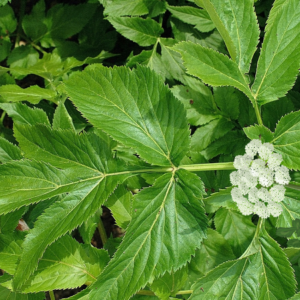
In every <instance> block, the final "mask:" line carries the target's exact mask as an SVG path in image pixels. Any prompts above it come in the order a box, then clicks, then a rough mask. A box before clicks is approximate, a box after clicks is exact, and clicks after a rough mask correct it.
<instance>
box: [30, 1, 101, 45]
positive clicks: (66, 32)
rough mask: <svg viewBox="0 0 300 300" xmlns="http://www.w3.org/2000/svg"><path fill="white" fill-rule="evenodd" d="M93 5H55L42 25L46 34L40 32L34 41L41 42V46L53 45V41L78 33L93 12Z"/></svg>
mask: <svg viewBox="0 0 300 300" xmlns="http://www.w3.org/2000/svg"><path fill="white" fill-rule="evenodd" d="M95 8H96V6H95V5H94V4H89V3H82V4H78V5H66V4H57V5H54V6H53V7H52V8H50V9H49V11H48V12H47V16H46V17H45V19H44V20H43V23H44V24H45V25H46V26H47V32H41V33H40V36H38V37H36V38H35V41H39V40H41V43H42V46H44V47H49V46H54V45H55V39H66V38H69V37H71V36H73V35H74V34H76V33H78V32H79V31H80V30H81V29H82V28H83V27H84V26H85V25H86V24H87V22H88V21H89V20H90V19H91V17H92V16H93V13H94V12H95Z"/></svg>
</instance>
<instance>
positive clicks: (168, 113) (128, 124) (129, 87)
mask: <svg viewBox="0 0 300 300" xmlns="http://www.w3.org/2000/svg"><path fill="white" fill-rule="evenodd" d="M66 89H67V92H68V93H69V95H70V98H71V100H72V101H73V102H74V103H75V105H76V106H77V107H78V109H79V110H80V111H81V112H82V113H83V115H84V116H85V117H86V118H87V119H88V120H89V121H90V122H91V123H92V124H93V125H94V126H96V127H98V128H100V129H102V130H103V131H105V132H106V133H108V134H109V135H111V136H112V137H113V138H114V139H115V140H117V141H119V142H121V143H123V144H124V145H125V146H129V147H132V148H134V149H135V150H136V151H137V152H138V154H139V155H140V156H141V157H142V158H143V159H145V160H146V161H148V162H149V163H152V164H156V165H161V166H171V165H173V164H175V165H178V164H179V163H180V161H181V159H182V158H183V157H184V155H185V154H186V152H187V150H188V147H189V130H188V125H187V121H186V118H185V112H184V109H183V106H182V104H181V103H180V102H179V101H176V98H175V97H174V96H173V95H172V93H171V92H170V90H169V89H168V88H167V87H166V86H165V85H164V84H163V82H162V80H161V78H160V77H159V76H158V75H156V74H155V73H154V72H153V71H151V70H149V69H147V68H143V67H138V68H137V69H135V70H132V71H129V70H128V69H127V68H124V67H115V68H113V69H109V68H105V67H102V66H100V65H91V66H89V67H87V68H86V69H85V70H84V71H83V72H81V73H75V74H74V75H73V76H72V77H71V78H70V79H69V80H68V81H67V82H66Z"/></svg>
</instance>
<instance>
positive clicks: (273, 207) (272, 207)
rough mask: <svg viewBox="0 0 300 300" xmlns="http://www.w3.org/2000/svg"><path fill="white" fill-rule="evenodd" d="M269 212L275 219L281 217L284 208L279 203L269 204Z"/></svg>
mask: <svg viewBox="0 0 300 300" xmlns="http://www.w3.org/2000/svg"><path fill="white" fill-rule="evenodd" d="M268 210H269V212H270V213H271V215H272V216H273V217H279V216H280V215H281V213H282V211H283V209H282V206H281V205H280V204H279V203H275V202H270V203H268Z"/></svg>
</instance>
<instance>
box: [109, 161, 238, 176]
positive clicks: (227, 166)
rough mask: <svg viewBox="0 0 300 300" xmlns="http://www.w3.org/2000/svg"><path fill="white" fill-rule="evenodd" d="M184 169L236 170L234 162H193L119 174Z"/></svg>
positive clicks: (195, 170) (197, 170)
mask: <svg viewBox="0 0 300 300" xmlns="http://www.w3.org/2000/svg"><path fill="white" fill-rule="evenodd" d="M180 169H184V170H187V171H191V172H202V171H217V170H235V167H234V166H233V163H232V162H225V163H209V164H193V165H181V166H179V167H175V168H172V167H155V168H151V169H150V168H149V169H139V170H129V171H124V172H119V173H118V174H120V175H121V174H130V173H131V174H136V173H170V172H174V171H176V170H180ZM114 175H116V173H110V174H106V176H114Z"/></svg>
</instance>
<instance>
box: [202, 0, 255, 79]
mask: <svg viewBox="0 0 300 300" xmlns="http://www.w3.org/2000/svg"><path fill="white" fill-rule="evenodd" d="M202 3H203V7H204V8H205V9H206V10H207V12H208V13H209V15H210V17H211V19H212V20H213V22H214V23H215V25H216V27H217V29H218V31H219V32H220V34H221V35H222V37H223V39H224V41H225V43H226V46H227V48H228V51H229V53H230V56H231V58H232V60H233V61H235V62H236V63H237V64H238V67H239V69H240V70H241V72H242V73H248V71H249V67H250V63H251V60H252V57H253V54H254V52H255V51H256V46H257V43H258V37H259V28H258V24H257V19H256V15H255V13H254V7H253V1H252V0H244V1H240V0H224V1H219V0H203V1H202Z"/></svg>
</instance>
